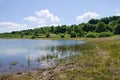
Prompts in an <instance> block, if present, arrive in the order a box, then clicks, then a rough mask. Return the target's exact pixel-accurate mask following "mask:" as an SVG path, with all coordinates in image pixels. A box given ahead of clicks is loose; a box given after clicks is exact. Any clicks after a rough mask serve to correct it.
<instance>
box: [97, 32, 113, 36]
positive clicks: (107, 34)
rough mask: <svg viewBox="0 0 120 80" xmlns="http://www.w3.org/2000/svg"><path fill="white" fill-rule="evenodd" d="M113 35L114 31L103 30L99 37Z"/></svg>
mask: <svg viewBox="0 0 120 80" xmlns="http://www.w3.org/2000/svg"><path fill="white" fill-rule="evenodd" d="M110 36H113V33H111V32H102V33H99V34H98V37H110Z"/></svg>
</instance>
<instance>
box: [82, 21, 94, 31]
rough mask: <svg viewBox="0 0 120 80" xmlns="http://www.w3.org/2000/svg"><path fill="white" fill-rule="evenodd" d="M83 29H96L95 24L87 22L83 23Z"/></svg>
mask: <svg viewBox="0 0 120 80" xmlns="http://www.w3.org/2000/svg"><path fill="white" fill-rule="evenodd" d="M82 30H83V31H85V32H89V31H90V32H91V31H94V30H95V26H94V25H92V24H89V23H87V24H84V25H83V27H82Z"/></svg>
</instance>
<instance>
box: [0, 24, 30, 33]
mask: <svg viewBox="0 0 120 80" xmlns="http://www.w3.org/2000/svg"><path fill="white" fill-rule="evenodd" d="M28 28H29V27H28V26H27V25H23V24H18V23H13V22H0V32H11V31H19V30H24V29H28Z"/></svg>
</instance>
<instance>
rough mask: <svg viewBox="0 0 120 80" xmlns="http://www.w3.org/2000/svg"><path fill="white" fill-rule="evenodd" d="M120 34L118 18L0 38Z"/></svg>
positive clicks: (119, 17)
mask: <svg viewBox="0 0 120 80" xmlns="http://www.w3.org/2000/svg"><path fill="white" fill-rule="evenodd" d="M119 34H120V16H112V17H105V18H101V19H91V20H89V21H88V23H81V24H78V25H76V24H74V25H70V26H68V25H61V26H46V27H41V28H35V29H28V30H22V31H13V32H11V33H0V38H31V39H34V38H75V37H87V38H96V37H109V36H113V35H119Z"/></svg>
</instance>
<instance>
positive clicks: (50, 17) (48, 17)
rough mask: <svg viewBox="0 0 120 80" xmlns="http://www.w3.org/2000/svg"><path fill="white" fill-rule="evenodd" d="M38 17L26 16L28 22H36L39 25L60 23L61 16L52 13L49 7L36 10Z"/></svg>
mask: <svg viewBox="0 0 120 80" xmlns="http://www.w3.org/2000/svg"><path fill="white" fill-rule="evenodd" d="M35 14H36V17H33V16H29V17H26V18H24V20H26V21H28V22H35V23H36V24H38V25H41V26H42V25H51V24H58V23H59V22H60V18H59V17H58V16H55V15H54V14H53V13H51V12H50V11H49V10H48V9H44V10H40V11H36V12H35Z"/></svg>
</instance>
